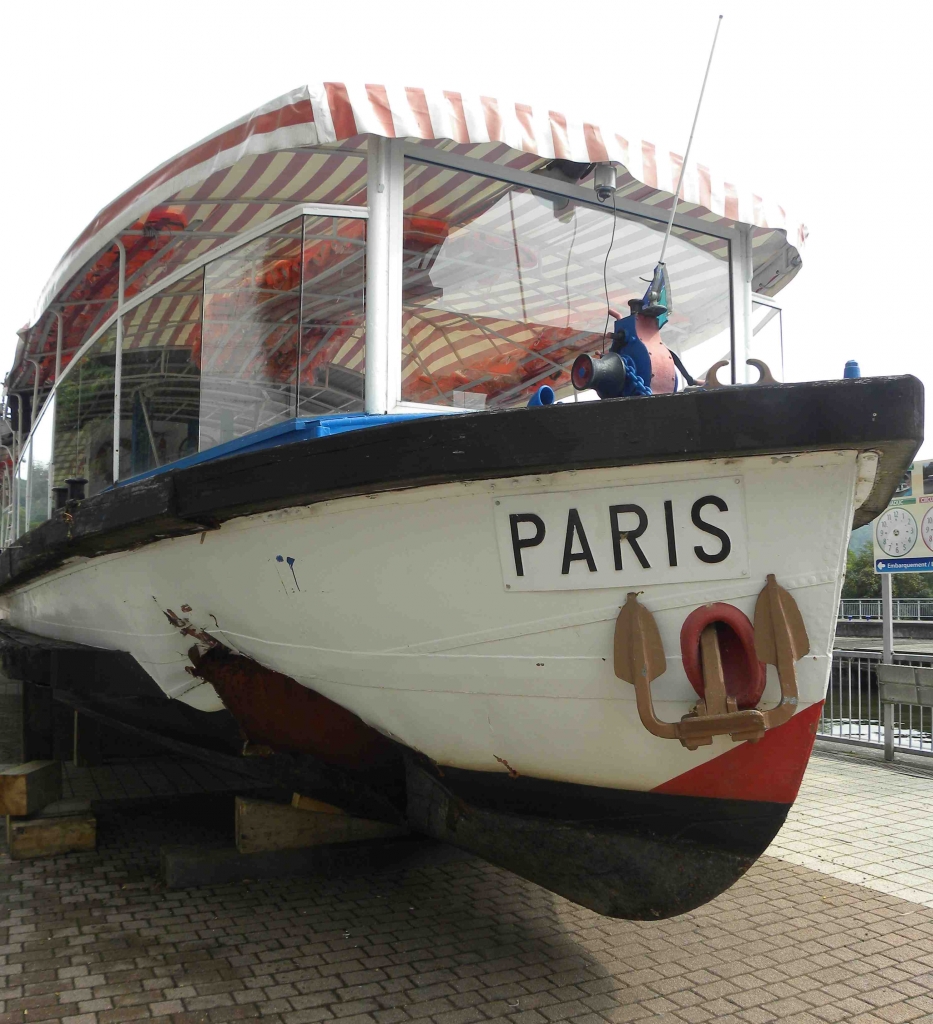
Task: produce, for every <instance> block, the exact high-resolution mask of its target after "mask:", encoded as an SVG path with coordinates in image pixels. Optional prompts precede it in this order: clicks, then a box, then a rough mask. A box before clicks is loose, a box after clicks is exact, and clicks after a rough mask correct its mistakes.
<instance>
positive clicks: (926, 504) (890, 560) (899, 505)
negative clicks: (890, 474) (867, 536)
mask: <svg viewBox="0 0 933 1024" xmlns="http://www.w3.org/2000/svg"><path fill="white" fill-rule="evenodd" d="M873 541H874V556H875V572H876V573H878V574H881V575H886V574H888V573H892V572H933V460H931V461H930V462H913V463H911V464H910V466H909V467H908V469H907V471H906V472H905V473H904V477H903V479H902V480H901V483H900V486H899V487H898V488H897V490H896V491H895V492H894V497H893V498H892V499H891V503H890V504H889V505H888V507H887V508H886V509H885V510H884V512H882V513H881V515H880V516H878V518H877V519H876V520H875V529H874V532H873Z"/></svg>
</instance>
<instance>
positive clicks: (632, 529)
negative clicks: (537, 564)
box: [509, 494, 733, 577]
mask: <svg viewBox="0 0 933 1024" xmlns="http://www.w3.org/2000/svg"><path fill="white" fill-rule="evenodd" d="M728 511H729V505H728V504H727V502H726V501H725V499H724V498H722V497H720V496H719V495H716V494H705V495H703V496H702V497H699V498H697V499H696V500H695V501H693V502H692V503H683V504H680V505H678V504H677V503H675V501H673V500H671V499H667V500H665V501H664V502H663V504H662V511H661V514H660V515H657V514H655V515H652V514H650V513H649V511H647V510H646V509H645V508H644V507H643V506H642V505H638V504H635V503H625V504H618V505H611V504H610V505H607V506H606V508H605V513H604V515H605V520H604V522H605V524H606V525H608V538H609V551H608V552H605V551H604V552H602V554H603V555H608V556H609V557H599V554H600V552H599V549H598V547H597V544H598V543H599V541H597V539H596V534H597V533H598V535H599V537H600V538H602V543H603V544H605V538H606V536H607V534H606V531H605V529H599V530H598V531H595V530H593V528H592V526H591V527H590V530H589V532H588V530H587V528H586V527H585V525H584V521H583V517H582V516H581V514H580V511H579V509H577V508H574V507H570V508H568V509H567V510H566V514H565V515H561V516H560V517H559V518H558V517H557V516H555V515H553V514H552V515H550V516H548V517H547V519H546V518H545V516H544V515H539V514H538V513H537V512H514V513H510V514H509V532H510V537H511V546H512V557H513V559H514V562H515V575H516V576H518V577H523V576H524V575H525V571H526V568H527V564H526V563H527V560H528V559H529V558H530V557H532V556H533V553H534V549H535V548H538V547H540V546H541V545H542V544H543V543H544V541H545V538H547V537H548V536H549V531H558V535H559V537H560V538H561V539H562V543H560V544H558V545H557V546H554V545H551V546H550V550H551V552H552V555H553V557H554V558H555V559H557V560H559V571H560V574H561V575H562V576H568V575H570V574H571V572H572V571H574V568H575V566H576V565H577V564H578V563H579V564H580V567H581V569H582V568H585V570H586V571H587V572H589V573H598V572H599V566H600V565H602V566H603V567H604V568H606V567H608V566H610V565H611V566H612V567H613V569H612V571H613V572H614V573H624V572H625V571H626V569H628V568H630V567H633V566H636V565H637V566H640V567H641V568H642V569H652V568H654V569H658V568H661V567H662V566H663V567H667V568H676V567H678V566H681V567H684V566H685V565H687V564H689V563H690V562H693V563H694V564H703V565H708V566H712V565H715V564H717V563H719V562H724V561H725V560H726V559H727V558H728V557H729V555H730V553H731V551H732V546H733V545H732V538H731V537H730V535H729V533H728V532H727V530H725V529H724V528H723V527H722V525H719V524H717V522H716V519H717V514H721V513H724V512H728ZM680 521H682V522H683V523H691V524H692V525H693V527H695V529H696V531H697V533H696V534H694V536H693V537H692V538H691V540H695V541H698V542H696V543H687V542H686V541H685V540H684V535H683V531H682V530H679V529H678V525H680ZM654 533H657V534H658V536H659V537H660V538H662V539H663V543H662V544H660V545H658V544H654V545H652V546H651V547H652V550H654V551H655V552H657V551H658V550H661V551H663V555H662V556H661V558H660V559H659V558H658V555H657V554H655V555H654V556H653V558H654V564H652V562H651V561H649V557H648V554H647V553H646V548H647V547H648V545H647V543H646V541H647V539H648V538H651V537H652V536H653V534H654ZM659 561H660V563H661V564H658V563H659ZM553 568H555V569H556V568H558V565H557V564H555V566H554V567H553ZM578 571H579V570H578Z"/></svg>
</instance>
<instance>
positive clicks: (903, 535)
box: [875, 508, 933, 558]
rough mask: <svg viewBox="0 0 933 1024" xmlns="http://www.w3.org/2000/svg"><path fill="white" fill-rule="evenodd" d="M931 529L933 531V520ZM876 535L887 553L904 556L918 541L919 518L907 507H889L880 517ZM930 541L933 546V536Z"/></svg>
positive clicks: (896, 556)
mask: <svg viewBox="0 0 933 1024" xmlns="http://www.w3.org/2000/svg"><path fill="white" fill-rule="evenodd" d="M929 529H930V530H931V531H933V521H931V523H930V528H929ZM875 536H876V537H877V538H878V546H879V547H880V548H881V550H882V551H883V552H884V553H885V554H886V555H890V556H891V557H892V558H900V557H903V556H904V555H906V554H907V552H908V551H910V550H911V548H912V547H913V546H914V544H916V543H917V520H916V519H914V517H913V516H912V515H911V514H910V513H909V512H908V511H907V510H906V509H903V508H889V509H888V510H887V512H885V513H884V514H883V515H882V516H881V517H880V518H879V520H878V525H877V527H876V529H875ZM930 543H931V546H933V536H931V538H930Z"/></svg>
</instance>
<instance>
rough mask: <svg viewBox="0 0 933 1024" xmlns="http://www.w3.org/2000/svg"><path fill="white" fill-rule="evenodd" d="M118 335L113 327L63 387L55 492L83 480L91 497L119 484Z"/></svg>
mask: <svg viewBox="0 0 933 1024" xmlns="http://www.w3.org/2000/svg"><path fill="white" fill-rule="evenodd" d="M116 333H117V332H116V325H113V326H111V327H110V328H108V330H107V331H106V332H105V333H104V334H103V335H102V336H101V337H100V338H98V339H97V341H96V342H95V343H94V345H93V346H92V347H91V349H90V350H89V351H88V352H87V353H86V354H85V355H83V356H82V357H81V358H80V359H79V360H78V362H77V364H76V365H74V366H73V367H72V368H71V370H70V372H69V373H68V375H67V377H65V378H64V379H63V380H62V381H61V383H60V384H59V386H58V390H57V392H56V401H55V450H54V456H55V458H54V479H53V482H52V486H53V487H58V486H65V485H66V483H67V481H68V480H69V479H72V480H80V479H83V480H85V481H87V483H86V490H85V493H86V494H87V495H88V496H90V495H92V494H97V493H98V492H99V491H102V490H103V489H104V488H105V487H109V486H110V485H111V484H112V483H113V395H114V374H115V363H116V359H115V356H116Z"/></svg>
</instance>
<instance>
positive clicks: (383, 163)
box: [365, 135, 404, 414]
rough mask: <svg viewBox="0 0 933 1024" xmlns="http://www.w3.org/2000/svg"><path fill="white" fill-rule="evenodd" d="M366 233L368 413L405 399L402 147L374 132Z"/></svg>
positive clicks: (372, 136) (385, 410)
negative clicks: (402, 372)
mask: <svg viewBox="0 0 933 1024" xmlns="http://www.w3.org/2000/svg"><path fill="white" fill-rule="evenodd" d="M368 145H369V177H368V186H367V192H368V202H369V222H368V225H367V229H366V233H367V237H366V381H365V401H366V412H367V413H371V414H380V413H387V412H390V411H391V410H392V409H393V408H394V407H395V405H396V404H397V403H398V401H399V399H400V398H401V361H402V216H403V201H404V196H403V190H404V182H403V176H402V167H403V164H402V158H403V157H402V147H401V145H400V144H398V143H397V142H396V141H395V140H392V139H384V138H381V137H379V136H375V135H370V137H369V141H368Z"/></svg>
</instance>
